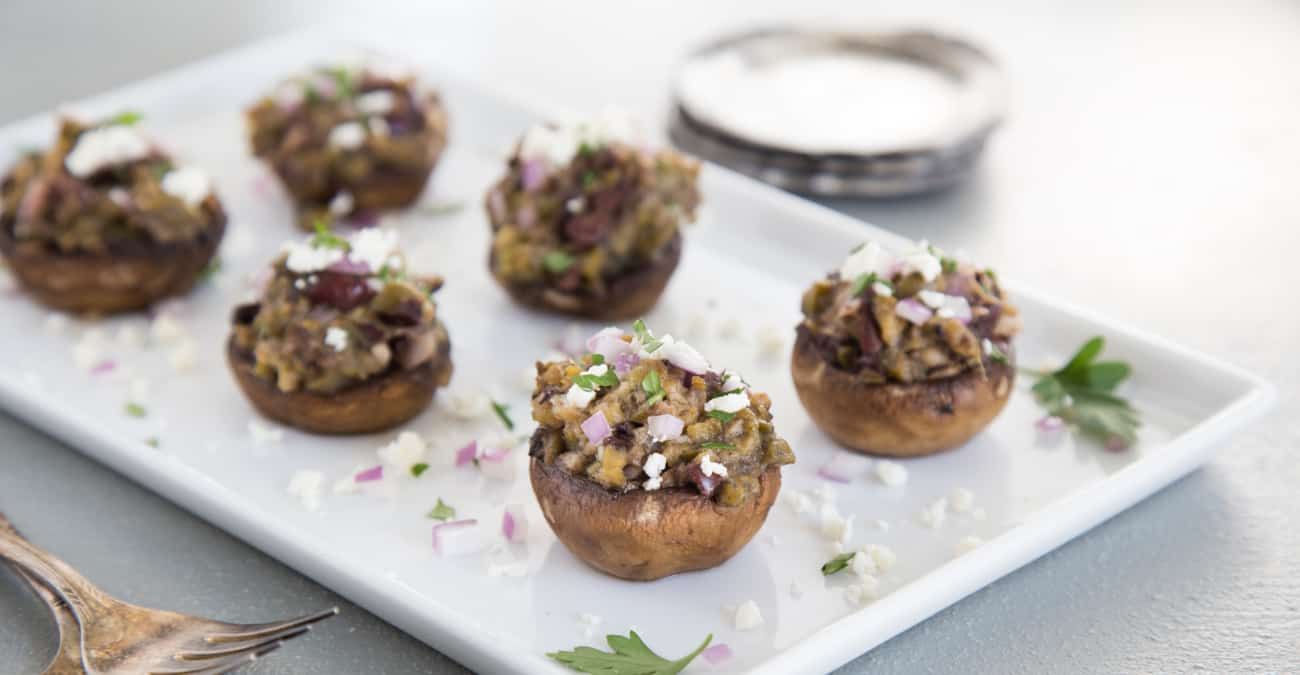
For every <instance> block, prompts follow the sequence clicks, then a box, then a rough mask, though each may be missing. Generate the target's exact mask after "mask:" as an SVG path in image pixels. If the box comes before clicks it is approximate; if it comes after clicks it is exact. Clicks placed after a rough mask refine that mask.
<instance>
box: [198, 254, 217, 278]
mask: <svg viewBox="0 0 1300 675" xmlns="http://www.w3.org/2000/svg"><path fill="white" fill-rule="evenodd" d="M220 271H221V258H213V259H212V260H210V261H208V264H207V266H205V267H204V268H203V271H202V272H199V282H200V283H202V282H205V281H211V280H212V277H215V276H217V273H218V272H220Z"/></svg>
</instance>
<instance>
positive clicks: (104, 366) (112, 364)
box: [90, 359, 117, 375]
mask: <svg viewBox="0 0 1300 675" xmlns="http://www.w3.org/2000/svg"><path fill="white" fill-rule="evenodd" d="M116 367H117V361H114V360H112V359H104V360H103V361H100V362H99V363H98V364H96V365H95V367H94V368H91V369H90V374H91V375H103V374H104V373H111V372H113V369H114V368H116Z"/></svg>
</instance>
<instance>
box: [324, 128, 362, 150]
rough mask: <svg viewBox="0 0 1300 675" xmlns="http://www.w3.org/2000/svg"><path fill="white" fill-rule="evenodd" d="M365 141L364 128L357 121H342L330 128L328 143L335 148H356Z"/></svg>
mask: <svg viewBox="0 0 1300 675" xmlns="http://www.w3.org/2000/svg"><path fill="white" fill-rule="evenodd" d="M365 142H366V128H365V127H363V126H361V124H359V123H357V122H344V123H343V124H340V125H338V126H336V127H334V128H333V129H330V136H329V143H330V145H332V146H334V147H336V148H342V149H344V150H356V149H357V148H359V147H361V146H362V145H364V144H365Z"/></svg>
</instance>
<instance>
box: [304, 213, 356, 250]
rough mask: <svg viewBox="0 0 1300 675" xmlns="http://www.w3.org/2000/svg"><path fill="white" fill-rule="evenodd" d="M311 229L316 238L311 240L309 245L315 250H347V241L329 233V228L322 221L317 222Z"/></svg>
mask: <svg viewBox="0 0 1300 675" xmlns="http://www.w3.org/2000/svg"><path fill="white" fill-rule="evenodd" d="M312 227H313V228H315V229H316V236H314V237H312V239H311V245H312V246H314V247H315V248H340V249H343V250H345V251H346V250H348V240H347V239H344V238H343V237H340V236H338V235H337V234H334V233H333V232H331V231H330V226H329V225H328V224H327V223H326V222H325V221H324V220H317V221H316V222H315V223H313V224H312Z"/></svg>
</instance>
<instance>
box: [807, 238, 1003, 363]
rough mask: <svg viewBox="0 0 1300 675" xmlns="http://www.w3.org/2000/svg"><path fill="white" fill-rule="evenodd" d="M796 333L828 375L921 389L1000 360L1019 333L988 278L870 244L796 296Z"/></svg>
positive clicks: (923, 254)
mask: <svg viewBox="0 0 1300 675" xmlns="http://www.w3.org/2000/svg"><path fill="white" fill-rule="evenodd" d="M803 315H804V319H803V321H802V322H801V323H800V325H799V328H798V330H799V332H800V334H801V337H804V338H807V339H808V341H809V343H810V344H811V345H812V346H813V348H814V349H816V350H817V351H818V352H819V353H821V354H822V356H823V357H824V358H825V360H826V361H827V362H828V363H830V364H831V365H832V366H833V367H835V368H839V369H841V370H845V371H849V372H852V373H856V374H857V375H859V376H860V377H862V378H864V379H865V380H867V381H868V382H873V383H884V382H902V383H910V382H921V381H927V380H937V379H942V378H946V377H952V376H955V375H959V374H961V373H964V372H967V371H970V370H979V371H981V372H982V371H983V369H984V367H985V364H986V363H987V362H988V361H1003V362H1005V361H1006V360H1007V354H1009V353H1010V350H1011V339H1012V338H1013V337H1014V336H1015V335H1016V333H1017V332H1019V330H1020V317H1019V314H1018V312H1017V311H1016V308H1015V306H1013V305H1011V304H1010V303H1009V302H1007V299H1006V295H1005V294H1004V293H1003V291H1002V288H1001V286H999V285H998V280H997V275H995V274H994V273H993V271H992V270H988V269H984V270H981V269H977V268H976V267H975V266H974V265H972V264H970V263H968V262H965V261H960V260H957V259H955V258H952V257H949V256H947V255H945V254H944V253H943V252H942V251H940V250H939V249H937V248H935V247H934V246H931V245H929V244H927V243H926V242H924V241H922V242H920V243H919V244H917V245H915V246H913V247H911V248H909V249H908V250H906V251H902V252H899V253H894V252H890V251H888V250H886V249H885V248H884V247H882V246H880V245H879V244H877V243H876V242H867V243H865V244H863V245H861V246H859V247H857V248H855V249H854V250H853V251H852V252H850V254H849V256H848V257H847V258H846V259H845V261H844V263H843V264H842V265H841V266H840V268H839V269H838V270H836V271H834V272H831V273H830V275H828V276H827V278H825V279H823V280H820V281H818V282H816V283H814V284H813V286H812V287H811V288H809V289H808V290H807V291H805V292H804V295H803Z"/></svg>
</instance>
